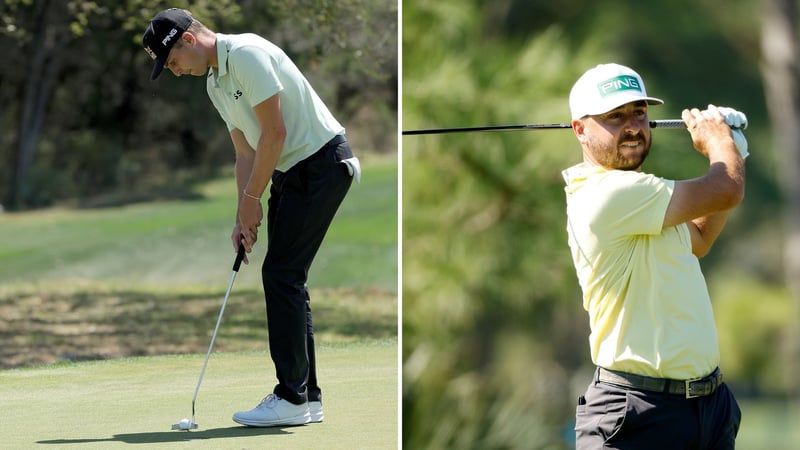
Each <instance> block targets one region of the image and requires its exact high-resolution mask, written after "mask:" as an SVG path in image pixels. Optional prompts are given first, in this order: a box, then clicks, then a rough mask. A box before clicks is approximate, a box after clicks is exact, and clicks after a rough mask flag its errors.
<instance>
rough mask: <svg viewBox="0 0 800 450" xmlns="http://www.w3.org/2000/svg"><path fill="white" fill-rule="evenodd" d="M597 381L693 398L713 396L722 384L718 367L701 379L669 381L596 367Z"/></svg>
mask: <svg viewBox="0 0 800 450" xmlns="http://www.w3.org/2000/svg"><path fill="white" fill-rule="evenodd" d="M597 380H598V381H601V382H603V383H608V384H613V385H616V386H621V387H628V388H633V389H641V390H643V391H651V392H663V393H666V394H674V395H683V396H685V397H686V398H695V397H704V396H706V395H711V394H713V393H714V391H716V390H717V388H718V387H719V386H720V385H721V384H722V372H721V371H720V370H719V367H717V368H716V369H714V371H713V372H711V373H710V374H709V375H706V376H704V377H701V378H693V379H691V380H670V379H666V378H651V377H646V376H643V375H634V374H632V373H626V372H618V371H616V370H608V369H604V368H602V367H598V368H597Z"/></svg>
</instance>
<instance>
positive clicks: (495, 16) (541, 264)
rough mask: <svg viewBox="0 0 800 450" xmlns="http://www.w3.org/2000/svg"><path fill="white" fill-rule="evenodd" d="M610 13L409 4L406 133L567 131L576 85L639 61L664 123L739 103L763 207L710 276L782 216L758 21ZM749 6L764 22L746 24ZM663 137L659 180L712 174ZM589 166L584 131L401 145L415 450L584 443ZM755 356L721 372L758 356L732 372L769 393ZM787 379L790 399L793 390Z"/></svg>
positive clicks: (667, 7)
mask: <svg viewBox="0 0 800 450" xmlns="http://www.w3.org/2000/svg"><path fill="white" fill-rule="evenodd" d="M606 6H607V4H603V3H601V4H591V5H589V4H587V3H586V2H579V1H567V2H559V3H552V2H539V1H534V2H531V1H522V0H520V1H513V0H512V1H509V2H490V1H478V0H475V1H470V2H459V1H454V0H453V1H440V2H422V1H410V0H406V1H405V2H404V4H403V129H406V130H410V129H418V128H436V127H463V126H475V125H501V124H527V123H554V122H568V121H569V111H568V105H567V96H568V93H569V89H570V88H571V86H572V84H573V83H574V81H575V79H577V77H578V76H579V75H580V74H581V73H582V72H583V71H585V70H586V69H588V68H590V67H592V66H594V65H596V64H599V63H603V62H610V61H615V62H620V63H622V64H627V65H630V66H632V67H634V68H636V69H637V70H638V71H639V72H640V73H642V75H643V76H644V78H645V81H646V82H647V87H648V92H649V93H650V94H651V95H655V96H657V97H661V98H664V99H665V100H666V105H664V106H659V107H654V108H651V110H650V115H651V118H653V119H662V118H663V119H667V118H676V117H679V114H680V111H681V110H682V109H683V108H685V107H692V106H704V105H705V104H707V103H711V102H716V103H717V104H720V105H731V106H734V107H737V108H741V109H742V110H744V111H746V112H747V113H748V115H749V117H751V127H750V129H749V131H748V137H749V139H750V145H751V149H757V152H758V154H754V155H755V156H752V157H751V158H750V159H749V160H748V174H749V179H750V180H752V181H751V182H750V183H751V184H749V185H748V200H747V201H746V202H745V204H744V205H742V207H740V208H739V209H738V210H737V212H736V213H734V216H733V217H732V219H731V224H730V226H729V227H728V229H727V230H726V233H723V238H722V239H720V240H719V241H718V243H717V245H716V246H715V249H714V251H713V253H714V254H715V255H717V256H712V257H711V258H707V259H704V260H703V265H704V267H705V270H706V272H707V273H713V272H714V269H715V267H719V266H720V264H721V263H722V262H723V261H722V259H723V258H725V256H726V255H728V256H729V255H730V253H729V252H728V251H726V249H728V248H730V245H731V244H732V243H733V242H734V241H733V240H734V239H735V238H736V237H739V238H741V232H742V230H744V229H747V228H748V227H753V226H757V225H756V224H758V223H760V222H761V221H762V220H771V219H762V217H770V218H774V211H775V209H777V208H779V199H778V198H777V197H776V196H775V192H776V190H775V183H774V181H772V179H773V178H774V177H773V176H771V175H770V172H769V170H771V169H770V167H769V165H770V162H769V161H770V152H769V145H768V136H766V133H764V132H763V129H764V128H763V127H765V125H766V123H765V122H766V121H765V120H764V118H763V111H764V110H765V107H764V104H763V97H762V96H761V94H760V91H759V89H760V80H759V79H758V74H757V72H756V71H754V70H753V69H752V67H753V64H754V63H755V61H757V58H758V54H757V51H756V49H754V48H753V46H752V44H753V40H754V39H755V36H757V31H758V23H757V22H756V21H754V20H752V18H753V17H755V14H756V11H755V10H754V8H752V5H750V4H749V3H746V2H734V3H732V5H731V9H730V10H726V11H719V10H711V9H710V8H711V7H710V6H705V4H697V3H693V2H688V1H680V2H658V3H655V4H642V3H641V2H633V1H630V2H625V1H623V2H621V3H615V8H607V7H606ZM744 11H746V12H747V13H746V14H747V15H748V17H750V18H751V20H742V19H741V18H738V19H737V18H735V17H734V13H736V14H743V12H744ZM709 17H711V18H710V19H709ZM666 18H669V19H668V20H667V19H666ZM708 23H713V24H715V26H714V27H710V26H708V25H707V24H708ZM653 136H654V146H653V151H652V153H651V157H650V159H649V160H648V162H647V164H646V167H645V170H647V171H650V172H653V173H656V174H659V175H662V176H665V177H668V178H677V179H685V178H692V177H695V176H699V175H701V174H702V173H703V172H704V171H705V170H706V168H707V162H706V161H705V160H704V158H703V157H702V156H700V155H697V154H696V152H695V151H694V150H693V149H692V146H691V140H690V139H689V137H688V136H687V135H686V133H682V132H680V131H674V130H654V132H653ZM580 159H581V155H580V147H579V145H578V143H577V142H576V140H575V137H574V136H573V134H572V133H571V132H570V131H535V132H508V133H469V134H466V133H465V134H452V135H450V134H448V135H427V136H407V137H404V138H403V197H402V199H403V349H402V351H403V361H404V364H403V408H404V409H403V418H404V421H403V425H404V429H403V442H404V445H405V447H406V448H414V449H417V448H430V449H434V448H435V449H441V448H476V449H478V448H480V449H485V448H567V447H568V446H569V437H568V436H570V435H571V433H572V432H571V423H572V419H573V417H574V404H573V399H574V398H575V397H576V396H577V395H578V394H579V393H580V392H582V391H583V390H584V389H585V386H586V384H587V383H588V381H589V374H590V369H589V367H588V366H590V365H591V361H590V358H589V354H588V342H587V337H588V333H589V330H588V320H587V315H586V312H585V311H584V310H583V309H582V307H581V293H580V290H579V287H578V285H577V280H576V278H575V274H574V268H573V267H572V262H571V259H570V257H569V250H568V247H567V243H566V229H565V228H566V217H565V211H564V209H565V207H564V193H563V186H564V182H563V179H562V178H561V175H560V171H561V170H562V169H564V168H566V167H568V166H570V165H572V164H574V163H577V162H578V161H580ZM751 208H761V209H765V208H769V209H771V211H772V213H771V214H770V215H769V216H763V215H754V214H749V212H750V211H752V209H751ZM726 234H729V235H731V236H732V237H728V236H725V235H726ZM729 239H730V240H729ZM755 239H756V240H758V239H763V237H762V236H758V237H755ZM749 245H750V246H752V245H754V244H753V242H750V243H749ZM772 257H773V258H774V257H775V255H774V254H773V255H772ZM724 262H725V263H735V264H740V265H747V264H749V263H750V262H748V258H747V257H743V258H738V259H736V260H735V261H724ZM773 276H774V273H773ZM773 279H774V278H773ZM759 283H763V281H758V280H756V281H753V285H754V286H760V285H762V284H759ZM754 289H755V288H754ZM715 297H716V295H715ZM715 307H719V308H722V309H725V310H726V311H724V312H722V316H721V318H720V328H727V327H729V326H731V323H732V322H731V318H730V316H729V315H728V312H727V308H728V306H726V305H721V304H720V305H716V304H715ZM778 310H781V311H784V310H782V309H775V312H776V313H777V311H778ZM784 312H785V311H784ZM731 314H733V315H734V316H735V317H739V316H738V315H737V313H731ZM772 317H776V316H772ZM786 326H787V322H776V321H773V320H771V319H764V321H763V322H761V321H759V323H758V324H757V325H756V327H757V329H758V330H759V331H756V332H755V333H756V334H754V335H751V336H750V339H749V340H748V342H750V344H751V347H749V349H752V350H753V351H754V350H755V349H756V348H759V347H760V348H761V349H762V353H763V344H762V341H760V339H762V338H764V337H765V336H770V337H771V339H773V341H772V342H779V341H781V340H782V339H785V335H782V334H780V331H779V330H784V329H785V327H786ZM776 333H777V334H776ZM749 349H747V348H743V347H741V346H736V345H734V346H731V345H728V344H725V346H724V347H723V353H724V354H723V359H724V361H726V362H727V361H728V360H729V359H736V358H739V357H742V358H744V360H746V361H747V363H746V364H743V365H741V366H737V367H736V369H734V370H733V373H734V375H733V376H732V377H727V373H726V379H728V381H730V382H731V383H732V384H734V385H736V383H737V382H739V381H740V380H741V381H742V382H745V380H747V377H751V376H755V380H756V383H758V384H759V386H760V385H761V383H763V382H764V381H765V380H766V379H767V378H768V377H770V376H772V377H774V375H775V373H776V372H775V369H776V367H777V365H778V364H780V363H779V360H777V359H775V355H767V357H768V359H769V361H770V364H768V365H766V366H765V367H761V368H757V367H756V366H757V365H758V364H759V363H761V362H764V361H765V360H756V359H754V354H753V353H751V351H750V350H749ZM740 367H741V370H740V369H739V368H740ZM762 370H763V372H761V371H762ZM760 372H761V373H760ZM759 373H760V374H759ZM768 374H771V375H768ZM770 379H773V380H774V378H770ZM773 386H778V390H780V391H781V392H785V387H786V385H785V384H781V383H778V384H777V385H774V384H773ZM565 436H566V437H565Z"/></svg>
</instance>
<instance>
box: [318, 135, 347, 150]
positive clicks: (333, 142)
mask: <svg viewBox="0 0 800 450" xmlns="http://www.w3.org/2000/svg"><path fill="white" fill-rule="evenodd" d="M343 142H347V139H346V138H345V137H344V135H342V134H337V135H336V136H334V137H333V139H331V140H330V141H328V142H327V143H326V144H325V145H323V147H327V146H329V145H339V144H341V143H343Z"/></svg>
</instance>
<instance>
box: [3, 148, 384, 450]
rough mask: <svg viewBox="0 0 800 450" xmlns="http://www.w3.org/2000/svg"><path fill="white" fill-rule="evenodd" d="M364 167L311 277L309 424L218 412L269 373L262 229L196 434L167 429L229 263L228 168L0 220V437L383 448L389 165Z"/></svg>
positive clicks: (249, 401)
mask: <svg viewBox="0 0 800 450" xmlns="http://www.w3.org/2000/svg"><path fill="white" fill-rule="evenodd" d="M363 162H364V174H363V177H362V183H361V184H354V185H353V187H352V188H351V191H350V193H349V194H348V197H347V198H346V199H345V201H344V203H343V204H342V206H341V208H340V210H339V213H338V215H337V217H336V219H335V220H334V223H333V225H332V226H331V228H330V230H329V232H328V235H327V238H326V240H325V242H324V243H323V246H322V248H321V249H320V251H319V253H318V255H317V258H316V261H315V263H314V265H313V266H312V271H311V273H310V279H309V288H310V291H311V297H312V309H313V311H314V318H315V323H314V325H315V335H316V342H317V360H318V374H319V378H320V383H321V385H322V388H323V391H324V393H323V395H324V405H325V416H326V417H325V422H324V423H322V424H314V425H308V426H301V427H290V428H273V429H252V428H244V427H239V426H237V425H236V424H235V423H233V422H232V421H231V419H230V417H231V414H232V413H233V412H235V411H238V410H245V409H250V408H252V407H254V406H255V405H256V404H257V403H258V401H259V400H260V399H261V398H262V397H263V396H265V395H266V394H267V393H269V392H271V390H272V388H273V386H274V384H275V383H276V379H275V374H274V368H273V366H272V362H271V360H270V357H269V354H268V352H267V348H268V344H267V330H266V320H265V307H264V299H263V293H262V291H261V281H260V278H261V273H260V265H261V261H262V260H263V257H264V253H265V248H266V246H265V244H266V237H265V235H266V231H265V230H264V229H262V232H261V239H260V241H259V242H258V244H257V246H256V248H255V250H254V252H253V253H251V254H250V258H251V260H252V262H251V264H250V265H249V266H242V269H241V270H240V272H239V274H238V275H237V278H236V282H235V284H234V286H233V290H232V292H231V296H230V299H229V301H228V305H227V308H226V310H225V316H224V317H223V321H222V324H221V326H220V330H219V334H218V335H217V340H216V342H215V347H214V350H215V353H214V354H213V355H212V357H211V360H210V362H209V365H208V369H207V371H206V374H205V378H204V380H203V385H202V387H201V390H200V394H199V397H198V409H197V417H196V419H197V422H199V423H200V426H201V428H200V429H199V430H198V431H195V432H190V433H186V432H180V431H171V430H170V426H171V424H172V423H175V422H178V421H179V420H180V419H182V418H184V417H190V416H191V398H192V395H193V393H194V387H195V384H196V383H197V378H198V376H199V372H200V368H201V367H202V362H203V358H204V357H205V352H206V349H207V347H208V342H209V339H210V337H211V332H212V331H213V328H214V323H215V321H216V318H217V314H218V312H219V307H220V305H221V303H222V299H223V295H224V293H225V288H226V287H227V284H228V281H229V278H230V275H231V266H232V263H233V259H234V256H235V255H234V252H233V248H232V245H231V243H230V232H231V229H232V226H233V223H234V214H235V208H236V205H235V196H236V190H235V182H234V180H233V178H232V177H229V178H224V179H218V180H214V181H211V182H208V183H206V184H204V185H202V186H199V187H197V190H196V194H197V195H195V196H193V199H192V200H182V201H157V202H149V203H138V204H130V205H123V206H115V207H107V208H100V209H83V210H75V209H58V208H56V209H49V210H44V211H35V212H29V213H15V214H0V342H2V343H3V345H2V346H1V347H0V411H3V415H2V420H0V424H1V425H0V430H2V435H3V443H2V444H0V447H3V448H32V447H36V448H48V447H49V448H110V447H116V446H120V445H127V444H149V445H146V446H147V447H152V448H172V447H176V446H186V445H190V446H191V447H192V448H326V449H327V448H376V449H380V448H397V445H398V442H397V439H398V431H397V430H398V423H397V421H398V403H397V398H398V370H397V364H398V350H397V329H398V327H397V316H398V314H397V312H398V311H397V309H398V299H397V287H398V280H397V268H398V265H397V257H398V255H397V235H398V230H397V181H398V180H397V163H396V161H395V160H386V159H374V160H371V161H363ZM87 360H89V361H88V362H87ZM4 368H5V370H2V369H4Z"/></svg>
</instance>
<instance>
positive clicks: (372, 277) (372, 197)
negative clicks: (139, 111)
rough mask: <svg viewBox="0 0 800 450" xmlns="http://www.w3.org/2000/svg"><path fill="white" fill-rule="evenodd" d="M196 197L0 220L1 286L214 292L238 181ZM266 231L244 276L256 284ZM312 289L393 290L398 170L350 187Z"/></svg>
mask: <svg viewBox="0 0 800 450" xmlns="http://www.w3.org/2000/svg"><path fill="white" fill-rule="evenodd" d="M197 194H198V196H197V197H198V198H197V199H195V200H186V201H164V202H152V203H139V204H131V205H126V206H120V207H111V208H102V209H91V210H72V209H50V210H45V211H36V212H30V213H21V214H0V230H1V231H2V232H0V286H2V287H5V288H8V287H14V286H18V285H27V286H30V285H35V286H50V285H54V286H56V288H57V287H58V286H61V285H64V284H68V285H69V284H74V283H87V282H90V283H95V282H96V283H100V284H105V285H112V286H116V287H119V286H125V287H135V288H138V287H143V286H147V287H158V288H166V287H176V286H177V287H182V288H183V287H188V288H190V289H195V290H196V289H198V288H201V287H204V288H214V289H216V288H218V287H219V285H220V284H222V285H223V287H224V285H226V284H227V280H228V275H229V274H230V269H231V264H232V262H233V258H234V256H235V255H234V250H233V247H232V244H231V242H230V233H231V231H232V228H233V224H234V215H235V213H236V200H235V198H236V197H235V196H236V188H235V182H234V180H233V178H232V177H230V178H224V179H219V180H215V181H212V182H209V183H207V184H205V185H202V186H200V187H199V188H198V189H197ZM265 251H266V229H265V226H262V229H261V232H260V240H259V242H258V243H257V245H256V248H255V249H254V251H253V253H251V254H250V259H251V261H252V262H251V264H250V265H249V266H245V267H244V268H243V269H242V271H241V273H240V274H239V276H238V279H241V280H242V281H243V283H242V284H244V285H247V286H253V285H257V284H258V283H259V282H260V281H259V280H260V264H261V261H262V260H263V256H264V253H265ZM309 286H310V287H311V288H315V287H324V288H332V287H364V286H373V287H379V288H381V289H385V290H396V289H397V162H396V161H395V160H375V161H373V162H371V163H370V162H368V163H366V164H365V167H364V174H363V177H362V182H361V184H355V183H354V184H353V186H352V188H351V190H350V192H349V194H348V196H347V198H346V199H345V200H344V203H343V204H342V206H341V208H340V209H339V212H338V214H337V217H336V218H335V220H334V222H333V224H332V226H331V228H330V230H329V232H328V235H327V237H326V240H325V242H324V243H323V245H322V248H321V249H320V251H319V253H318V255H317V258H316V260H315V262H314V265H313V266H312V269H311V273H310V280H309Z"/></svg>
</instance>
